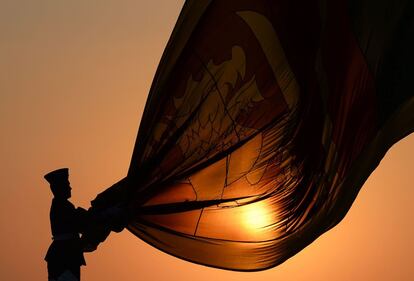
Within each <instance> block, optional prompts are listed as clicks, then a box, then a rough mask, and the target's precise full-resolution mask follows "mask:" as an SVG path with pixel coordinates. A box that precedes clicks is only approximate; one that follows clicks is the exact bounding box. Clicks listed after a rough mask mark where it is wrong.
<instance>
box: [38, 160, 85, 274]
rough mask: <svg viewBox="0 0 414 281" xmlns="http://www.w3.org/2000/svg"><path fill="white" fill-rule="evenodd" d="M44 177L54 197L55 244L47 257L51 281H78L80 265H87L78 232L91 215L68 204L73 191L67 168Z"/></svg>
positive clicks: (53, 229)
mask: <svg viewBox="0 0 414 281" xmlns="http://www.w3.org/2000/svg"><path fill="white" fill-rule="evenodd" d="M44 177H45V179H46V180H47V181H48V182H49V184H50V188H51V190H52V193H53V195H54V198H53V200H52V206H51V208H50V225H51V228H52V235H53V237H52V239H53V242H52V244H51V245H50V247H49V249H48V251H47V254H46V257H45V260H46V261H47V269H48V275H49V281H60V280H62V281H63V280H68V281H69V280H74V281H75V280H76V281H78V280H80V266H81V265H86V263H85V259H84V257H83V249H82V244H81V240H80V238H79V233H80V232H82V231H83V229H84V227H85V224H86V221H87V216H88V214H87V211H86V210H84V209H82V208H77V209H76V208H75V207H74V206H73V204H72V203H70V202H69V201H68V199H69V198H70V197H71V189H72V188H71V186H70V183H69V170H68V169H67V168H63V169H59V170H55V171H52V172H50V173H48V174H47V175H45V176H44Z"/></svg>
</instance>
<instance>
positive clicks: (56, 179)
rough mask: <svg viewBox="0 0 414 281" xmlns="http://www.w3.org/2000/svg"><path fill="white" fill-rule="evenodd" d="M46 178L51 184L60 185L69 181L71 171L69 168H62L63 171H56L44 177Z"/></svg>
mask: <svg viewBox="0 0 414 281" xmlns="http://www.w3.org/2000/svg"><path fill="white" fill-rule="evenodd" d="M44 178H45V179H46V180H47V181H48V182H49V183H50V184H54V183H60V182H62V181H65V180H68V178H69V169H68V168H62V169H57V170H54V171H52V172H50V173H47V174H46V175H44Z"/></svg>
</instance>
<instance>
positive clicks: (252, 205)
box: [93, 0, 414, 271]
mask: <svg viewBox="0 0 414 281" xmlns="http://www.w3.org/2000/svg"><path fill="white" fill-rule="evenodd" d="M413 16H414V3H413V2H412V1H410V0H401V1H390V0H389V1H388V0H375V1H374V0H349V1H346V0H336V1H333V0H332V1H330V0H318V1H316V0H309V1H303V0H302V1H300V0H273V1H266V0H254V1H253V0H237V1H236V0H226V1H220V0H202V1H200V0H187V1H186V3H185V4H184V7H183V9H182V12H181V14H180V16H179V19H178V21H177V24H176V26H175V29H174V31H173V33H172V35H171V38H170V40H169V42H168V45H167V47H166V49H165V52H164V55H163V57H162V60H161V62H160V64H159V67H158V70H157V73H156V75H155V78H154V81H153V84H152V88H151V90H150V93H149V96H148V100H147V104H146V107H145V111H144V114H143V117H142V120H141V125H140V128H139V133H138V137H137V141H136V145H135V149H134V152H133V155H132V160H131V165H130V169H129V171H128V175H127V177H126V178H125V179H124V180H122V181H121V182H120V183H118V184H115V185H114V186H113V187H111V188H109V189H108V190H106V191H105V192H103V193H102V194H100V195H99V196H98V197H97V199H96V200H95V201H94V202H93V205H94V208H97V209H99V208H108V206H113V205H116V204H119V203H122V204H123V205H124V206H126V207H125V208H126V210H128V211H127V212H128V219H127V222H126V223H125V225H126V227H127V229H128V230H129V231H130V232H132V233H133V234H135V235H136V236H137V237H139V238H141V239H142V240H144V241H145V242H147V243H149V244H151V245H153V246H154V247H156V248H158V249H160V250H162V251H164V252H167V253H169V254H171V255H174V256H176V257H179V258H181V259H184V260H188V261H191V262H195V263H199V264H203V265H207V266H212V267H217V268H223V269H230V270H239V271H255V270H262V269H267V268H270V267H273V266H275V265H278V264H280V263H281V262H283V261H285V260H286V259H288V258H289V257H291V256H293V255H294V254H295V253H297V252H298V251H300V250H301V249H303V248H304V247H306V246H307V245H308V244H310V243H311V242H312V241H313V240H315V239H316V238H317V237H318V236H319V235H321V234H322V233H324V232H325V231H327V230H329V229H330V228H332V227H333V226H335V225H336V224H337V223H338V222H339V221H340V220H341V219H342V218H343V217H344V216H345V214H346V213H347V211H348V210H349V208H350V207H351V204H352V202H353V201H354V199H355V198H356V196H357V194H358V191H359V190H360V188H361V187H362V185H363V183H364V181H365V180H366V179H367V177H368V176H369V175H370V173H371V172H372V171H373V170H374V169H375V167H376V166H377V165H378V164H379V161H380V160H381V159H382V157H383V156H384V154H385V153H386V151H387V150H388V149H389V148H390V147H391V146H392V145H393V144H394V143H395V142H397V141H398V140H399V139H401V138H403V137H404V136H406V135H408V134H409V133H411V132H412V131H413V128H414V99H413V89H412V86H411V82H412V80H413V78H414V72H413V65H414V52H413V50H414V18H413ZM121 229H122V227H121Z"/></svg>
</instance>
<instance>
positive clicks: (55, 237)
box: [52, 233, 79, 241]
mask: <svg viewBox="0 0 414 281" xmlns="http://www.w3.org/2000/svg"><path fill="white" fill-rule="evenodd" d="M78 238H79V234H78V233H62V234H57V235H53V237H52V240H54V241H63V240H72V239H78Z"/></svg>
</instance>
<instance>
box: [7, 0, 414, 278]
mask: <svg viewBox="0 0 414 281" xmlns="http://www.w3.org/2000/svg"><path fill="white" fill-rule="evenodd" d="M182 4H183V1H182V0H181V1H172V0H153V1H137V0H134V1H133V0H129V1H127V0H123V1H108V0H99V1H98V0H87V1H85V0H71V1H56V0H41V1H32V0H0V129H1V132H2V137H1V138H0V155H1V158H0V159H1V160H0V165H1V166H0V173H1V174H0V175H1V176H0V178H1V179H2V188H1V189H0V200H1V201H0V202H1V205H0V208H1V209H0V211H1V212H0V223H1V231H0V243H1V244H0V245H1V250H2V253H1V255H0V280H46V276H47V274H46V263H45V262H44V260H43V257H44V255H45V252H46V250H47V247H48V246H49V244H50V242H51V240H50V236H51V234H50V226H49V208H50V200H51V198H52V196H51V193H50V191H49V188H48V185H47V184H46V182H45V181H44V180H43V177H42V176H43V174H45V173H46V172H48V171H50V170H53V169H55V168H59V167H63V166H67V167H70V169H71V170H70V172H71V183H72V187H73V197H72V199H71V201H72V202H73V203H74V204H75V205H80V206H83V207H85V208H87V207H88V206H89V201H90V200H91V199H93V198H94V197H95V196H96V194H97V193H98V192H100V191H102V190H104V189H105V188H107V187H108V186H110V185H111V184H113V183H115V182H116V181H117V180H119V179H121V178H123V177H124V176H125V175H126V172H127V169H128V166H129V161H130V157H131V153H132V149H133V145H134V142H135V137H136V133H137V129H138V124H139V120H140V117H141V114H142V110H143V107H144V105H145V100H146V96H147V93H148V90H149V87H150V84H151V81H152V77H153V75H154V73H155V70H156V67H157V65H158V61H159V59H160V56H161V54H162V51H163V49H164V47H165V44H166V41H167V39H168V37H169V34H170V32H171V30H172V28H173V25H174V23H175V20H176V18H177V16H178V13H179V11H180V9H181V6H182ZM413 159H414V135H411V136H410V137H408V138H406V139H404V140H403V141H401V142H400V143H399V144H397V145H395V146H394V147H393V148H392V149H391V151H389V153H388V154H387V156H386V157H385V159H384V160H383V161H382V163H381V165H380V166H379V168H378V169H377V170H376V171H375V172H374V173H373V175H371V177H370V178H369V179H368V181H367V182H366V184H365V186H364V187H363V188H362V190H361V192H360V194H359V196H358V197H357V200H356V201H355V203H354V205H353V207H352V208H351V210H350V212H349V213H348V215H347V216H346V218H345V219H344V220H343V221H342V222H341V223H340V224H339V225H338V226H337V227H335V228H334V229H333V230H331V231H329V232H328V233H326V234H325V235H323V236H322V237H320V238H319V239H318V240H317V241H316V242H314V243H313V244H311V245H310V246H309V247H307V248H306V249H305V250H303V251H302V252H301V253H299V254H298V255H296V256H294V257H293V258H291V259H290V260H288V261H287V262H285V263H284V264H282V265H281V266H279V267H276V268H274V269H271V270H267V271H264V272H258V273H236V272H229V271H223V270H218V269H211V268H207V267H203V266H199V265H194V264H191V263H188V262H185V261H181V260H179V259H177V258H174V257H171V256H168V255H167V254H164V253H162V252H160V251H158V250H156V249H154V248H152V247H151V246H149V245H147V244H145V243H144V242H142V241H140V240H139V239H138V238H136V237H135V236H133V235H131V234H130V233H128V232H127V231H124V232H122V233H121V234H113V235H111V236H110V238H109V239H108V240H107V241H106V242H105V243H104V244H103V245H101V246H100V247H99V249H98V250H97V251H96V252H94V253H91V254H87V255H86V259H87V263H88V266H87V267H83V269H82V275H83V280H89V281H91V280H99V281H105V280H115V279H116V280H125V281H132V280H135V281H136V280H156V281H158V280H159V281H163V280H169V281H171V280H180V281H187V280H188V281H190V280H199V281H204V280H205V281H207V280H215V281H220V280H226V281H233V280H234V281H236V280H237V281H239V280H241V281H248V280H251V281H253V280H263V281H267V280H269V281H270V280H284V281H286V280H307V281H311V280H315V281H316V280H344V281H345V280H413V279H414V268H413V266H412V262H410V260H412V259H413V252H414V242H413V239H412V237H414V224H413V221H412V215H413V213H414V204H413V203H412V198H414V189H413V188H412V187H413V185H412V179H413V178H414V176H413V165H414V160H413Z"/></svg>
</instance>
